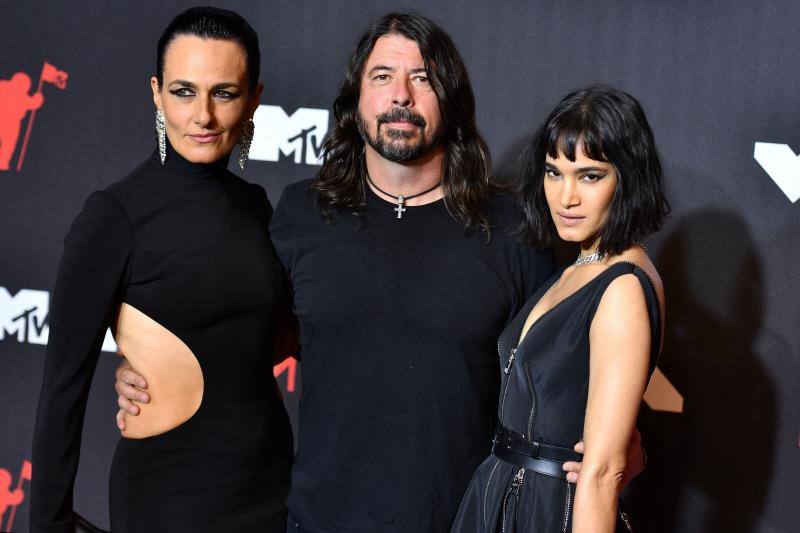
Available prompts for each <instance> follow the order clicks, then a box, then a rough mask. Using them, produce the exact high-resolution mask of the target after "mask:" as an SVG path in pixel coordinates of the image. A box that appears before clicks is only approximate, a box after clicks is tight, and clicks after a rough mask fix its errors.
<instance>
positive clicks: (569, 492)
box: [561, 479, 572, 533]
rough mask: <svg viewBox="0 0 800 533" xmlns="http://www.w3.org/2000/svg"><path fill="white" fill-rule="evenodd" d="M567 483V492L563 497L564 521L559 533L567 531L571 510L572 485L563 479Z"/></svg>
mask: <svg viewBox="0 0 800 533" xmlns="http://www.w3.org/2000/svg"><path fill="white" fill-rule="evenodd" d="M564 482H565V483H566V484H567V492H566V495H565V497H564V523H563V525H562V526H561V533H567V526H568V525H569V515H570V511H571V510H572V487H571V486H570V483H569V481H568V480H566V479H565V480H564Z"/></svg>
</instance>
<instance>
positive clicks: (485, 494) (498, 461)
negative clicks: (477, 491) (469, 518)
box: [483, 459, 500, 529]
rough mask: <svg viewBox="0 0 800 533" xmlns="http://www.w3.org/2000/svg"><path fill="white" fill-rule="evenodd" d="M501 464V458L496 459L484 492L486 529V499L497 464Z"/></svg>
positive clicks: (484, 521)
mask: <svg viewBox="0 0 800 533" xmlns="http://www.w3.org/2000/svg"><path fill="white" fill-rule="evenodd" d="M499 464H500V459H497V460H495V462H494V466H493V467H492V471H491V472H489V480H488V481H486V490H485V491H484V492H483V528H484V529H486V501H487V499H488V498H489V486H490V485H491V484H492V478H493V477H494V471H495V470H497V465H499Z"/></svg>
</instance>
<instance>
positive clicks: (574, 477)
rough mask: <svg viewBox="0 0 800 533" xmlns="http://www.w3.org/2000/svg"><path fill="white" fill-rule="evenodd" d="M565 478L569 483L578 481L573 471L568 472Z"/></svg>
mask: <svg viewBox="0 0 800 533" xmlns="http://www.w3.org/2000/svg"><path fill="white" fill-rule="evenodd" d="M567 480H569V482H570V483H575V482H576V481H578V475H577V474H576V473H575V472H570V473H569V474H567Z"/></svg>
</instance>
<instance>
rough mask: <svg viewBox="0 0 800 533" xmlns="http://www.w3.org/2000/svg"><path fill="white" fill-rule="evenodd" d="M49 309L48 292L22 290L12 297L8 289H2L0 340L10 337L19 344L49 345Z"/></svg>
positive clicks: (0, 297) (0, 293)
mask: <svg viewBox="0 0 800 533" xmlns="http://www.w3.org/2000/svg"><path fill="white" fill-rule="evenodd" d="M49 309H50V294H49V293H48V292H47V291H35V290H31V289H22V290H21V291H19V292H18V293H17V294H16V295H14V296H11V293H10V292H8V289H6V288H5V287H0V340H3V339H5V337H6V335H9V336H12V337H16V338H17V342H28V343H31V344H47V336H48V333H49V328H48V327H47V313H48V311H49Z"/></svg>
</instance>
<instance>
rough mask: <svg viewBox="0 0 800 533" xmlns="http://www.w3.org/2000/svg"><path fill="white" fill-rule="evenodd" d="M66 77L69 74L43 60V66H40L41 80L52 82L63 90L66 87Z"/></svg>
mask: <svg viewBox="0 0 800 533" xmlns="http://www.w3.org/2000/svg"><path fill="white" fill-rule="evenodd" d="M67 78H69V74H67V73H66V72H64V71H63V70H58V69H57V68H56V67H55V66H53V65H51V64H50V63H48V62H47V61H45V62H44V66H42V81H45V82H47V83H52V84H53V85H55V86H56V87H58V88H59V89H62V90H63V89H66V88H67Z"/></svg>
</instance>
